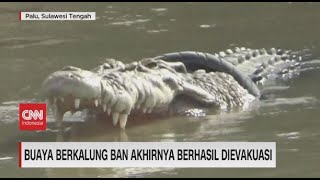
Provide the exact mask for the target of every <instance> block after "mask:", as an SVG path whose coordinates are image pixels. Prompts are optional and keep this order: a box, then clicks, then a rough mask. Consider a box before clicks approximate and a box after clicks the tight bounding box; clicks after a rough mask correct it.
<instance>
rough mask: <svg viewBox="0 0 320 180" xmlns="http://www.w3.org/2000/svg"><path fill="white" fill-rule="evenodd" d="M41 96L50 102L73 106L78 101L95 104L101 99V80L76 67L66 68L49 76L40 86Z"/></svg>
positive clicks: (77, 103) (78, 102) (76, 106)
mask: <svg viewBox="0 0 320 180" xmlns="http://www.w3.org/2000/svg"><path fill="white" fill-rule="evenodd" d="M42 94H43V96H45V98H47V99H49V100H50V101H51V102H52V101H55V102H56V101H57V100H59V101H61V102H63V103H64V104H66V105H68V104H70V105H72V104H74V106H75V109H77V108H79V106H80V101H83V102H92V104H96V103H97V102H98V99H99V98H100V97H101V78H100V77H98V76H97V75H96V74H94V73H92V72H90V71H86V70H82V69H80V68H77V67H73V66H68V67H65V68H63V69H62V70H60V71H56V72H54V73H52V74H50V75H49V76H48V77H47V78H46V79H45V81H44V82H43V84H42Z"/></svg>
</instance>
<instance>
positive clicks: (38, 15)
mask: <svg viewBox="0 0 320 180" xmlns="http://www.w3.org/2000/svg"><path fill="white" fill-rule="evenodd" d="M19 19H20V20H21V21H88V20H89V21H90V20H91V21H93V20H96V12H20V13H19Z"/></svg>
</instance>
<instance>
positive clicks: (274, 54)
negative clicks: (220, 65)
mask: <svg viewBox="0 0 320 180" xmlns="http://www.w3.org/2000/svg"><path fill="white" fill-rule="evenodd" d="M215 55H216V56H219V57H220V58H223V59H225V60H226V61H228V62H230V63H232V64H233V65H234V66H235V67H236V68H237V69H239V70H240V71H241V72H242V73H244V74H246V75H247V76H249V77H250V78H251V80H252V81H253V82H254V83H263V81H264V80H266V79H270V78H273V79H274V78H278V77H280V78H282V77H288V76H290V75H292V74H295V73H298V72H299V71H300V70H302V69H304V68H306V66H307V65H309V66H314V65H316V64H317V63H311V62H303V61H302V55H299V54H297V53H294V52H292V51H289V50H281V49H275V48H270V49H268V50H266V49H264V48H263V49H249V48H244V47H242V48H238V47H236V48H235V49H234V50H231V49H228V50H226V51H225V52H223V51H221V52H219V53H218V54H215ZM311 64H312V65H311ZM319 65H320V64H319V63H318V64H317V65H316V66H319Z"/></svg>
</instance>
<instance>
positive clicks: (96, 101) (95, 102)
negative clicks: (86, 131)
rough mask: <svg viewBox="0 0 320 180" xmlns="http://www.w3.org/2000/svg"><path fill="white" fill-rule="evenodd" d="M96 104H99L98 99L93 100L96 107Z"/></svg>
mask: <svg viewBox="0 0 320 180" xmlns="http://www.w3.org/2000/svg"><path fill="white" fill-rule="evenodd" d="M98 104H99V101H98V99H96V100H94V105H95V106H96V107H98Z"/></svg>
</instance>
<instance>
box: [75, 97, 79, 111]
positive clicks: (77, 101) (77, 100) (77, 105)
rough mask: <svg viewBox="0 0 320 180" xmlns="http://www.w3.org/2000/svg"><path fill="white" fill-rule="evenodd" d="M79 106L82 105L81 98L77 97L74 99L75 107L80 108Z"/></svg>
mask: <svg viewBox="0 0 320 180" xmlns="http://www.w3.org/2000/svg"><path fill="white" fill-rule="evenodd" d="M79 106H80V99H79V98H77V99H75V100H74V107H75V108H76V109H78V108H79Z"/></svg>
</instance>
